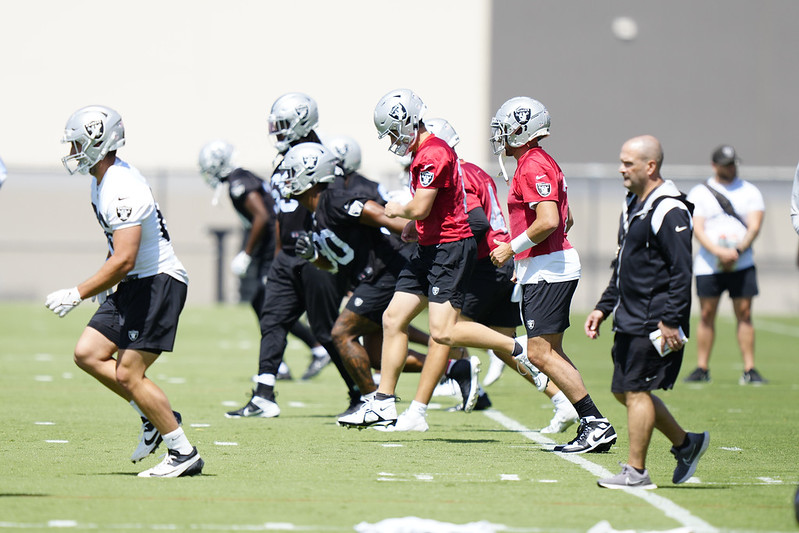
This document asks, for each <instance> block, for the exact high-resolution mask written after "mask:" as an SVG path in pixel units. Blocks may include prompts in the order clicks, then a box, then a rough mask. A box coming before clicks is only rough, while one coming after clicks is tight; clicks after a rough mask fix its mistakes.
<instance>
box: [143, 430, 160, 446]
mask: <svg viewBox="0 0 799 533" xmlns="http://www.w3.org/2000/svg"><path fill="white" fill-rule="evenodd" d="M156 440H158V432H156V433H155V434H153V436H152V438H150V439H148V438H147V436H146V435H145V436H144V444H146V445H147V446H152V445H153V443H154V442H155V441H156Z"/></svg>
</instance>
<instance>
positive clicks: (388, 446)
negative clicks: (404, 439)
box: [381, 442, 402, 448]
mask: <svg viewBox="0 0 799 533" xmlns="http://www.w3.org/2000/svg"><path fill="white" fill-rule="evenodd" d="M381 446H382V447H383V448H402V444H394V443H391V442H384V443H383V444H381Z"/></svg>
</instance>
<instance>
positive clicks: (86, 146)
mask: <svg viewBox="0 0 799 533" xmlns="http://www.w3.org/2000/svg"><path fill="white" fill-rule="evenodd" d="M61 142H62V143H70V144H71V145H72V148H73V150H72V152H74V153H71V154H70V155H68V156H66V157H62V158H61V162H62V163H63V164H64V168H66V169H67V172H69V173H70V175H71V174H75V173H76V172H80V173H81V174H88V173H89V169H91V168H92V167H93V166H94V165H96V164H97V163H98V162H100V161H101V160H102V159H103V158H104V157H105V156H106V155H107V154H108V152H112V151H114V150H116V149H118V148H121V147H122V146H124V145H125V126H124V125H123V124H122V117H120V116H119V113H117V112H116V111H114V110H113V109H111V108H109V107H105V106H101V105H90V106H86V107H82V108H80V109H78V110H77V111H75V112H74V113H72V116H71V117H69V120H67V125H66V127H65V128H64V136H63V137H62V138H61Z"/></svg>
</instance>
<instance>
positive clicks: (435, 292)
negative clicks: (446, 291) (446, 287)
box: [431, 287, 441, 296]
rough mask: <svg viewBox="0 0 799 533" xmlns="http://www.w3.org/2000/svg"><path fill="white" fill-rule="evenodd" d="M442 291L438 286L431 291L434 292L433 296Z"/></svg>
mask: <svg viewBox="0 0 799 533" xmlns="http://www.w3.org/2000/svg"><path fill="white" fill-rule="evenodd" d="M440 291H441V289H439V288H438V287H433V290H432V291H431V292H432V293H433V296H436V295H437V294H438V293H439V292H440Z"/></svg>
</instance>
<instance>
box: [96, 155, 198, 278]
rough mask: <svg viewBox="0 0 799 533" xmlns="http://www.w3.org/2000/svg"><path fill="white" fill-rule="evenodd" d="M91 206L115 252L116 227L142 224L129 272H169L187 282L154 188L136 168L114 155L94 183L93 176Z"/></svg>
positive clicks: (134, 273)
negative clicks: (137, 251)
mask: <svg viewBox="0 0 799 533" xmlns="http://www.w3.org/2000/svg"><path fill="white" fill-rule="evenodd" d="M91 198H92V207H93V208H94V213H95V214H96V215H97V221H98V222H99V223H100V226H101V227H102V228H103V231H104V232H105V235H106V238H107V239H108V248H109V250H110V252H111V253H112V254H113V253H114V242H113V234H114V231H116V230H118V229H123V228H128V227H131V226H141V228H142V235H141V244H140V245H139V253H138V255H137V256H136V265H135V266H134V267H133V270H131V271H130V273H129V274H128V276H136V277H139V278H146V277H150V276H155V275H156V274H168V275H170V276H172V277H173V278H175V279H176V280H178V281H181V282H183V283H186V284H188V282H189V277H188V275H187V273H186V269H185V268H183V264H182V263H181V262H180V260H179V259H178V257H177V256H176V255H175V251H174V250H173V248H172V242H171V241H170V239H169V232H168V231H167V228H166V222H165V221H164V217H163V216H162V215H161V211H160V210H159V209H158V204H156V202H155V198H154V197H153V192H152V190H151V189H150V186H149V185H148V184H147V181H146V180H145V179H144V177H143V176H142V175H141V173H139V171H138V170H136V168H134V167H132V166H130V165H128V164H127V163H126V162H124V161H122V160H121V159H119V158H117V159H116V161H115V162H114V164H113V166H111V167H110V168H109V169H108V170H107V171H106V173H105V175H104V176H103V179H102V180H101V181H100V185H97V180H94V179H93V180H92V190H91Z"/></svg>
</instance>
